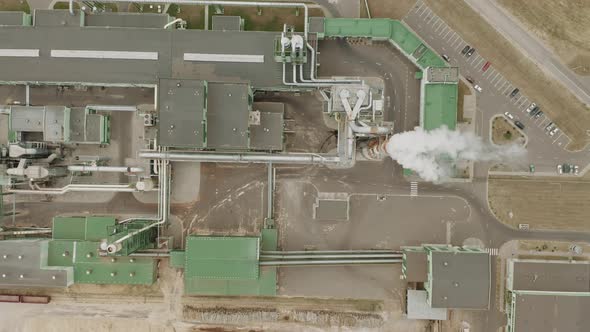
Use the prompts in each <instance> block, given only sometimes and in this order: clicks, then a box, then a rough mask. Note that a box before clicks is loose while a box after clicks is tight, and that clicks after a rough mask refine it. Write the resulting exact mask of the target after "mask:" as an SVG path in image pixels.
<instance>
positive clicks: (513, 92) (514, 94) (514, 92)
mask: <svg viewBox="0 0 590 332" xmlns="http://www.w3.org/2000/svg"><path fill="white" fill-rule="evenodd" d="M518 91H520V90H518V88H515V89H514V90H512V92H510V98H512V97H514V96H516V95H517V94H518Z"/></svg>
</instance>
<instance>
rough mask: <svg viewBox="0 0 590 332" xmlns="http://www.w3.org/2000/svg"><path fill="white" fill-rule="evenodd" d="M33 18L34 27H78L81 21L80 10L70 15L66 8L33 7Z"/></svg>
mask: <svg viewBox="0 0 590 332" xmlns="http://www.w3.org/2000/svg"><path fill="white" fill-rule="evenodd" d="M82 15H84V14H82ZM33 18H34V20H33V25H34V26H36V27H79V26H80V25H81V24H82V22H83V17H81V15H80V11H78V10H76V13H75V15H70V11H69V10H68V9H35V15H34V17H33Z"/></svg>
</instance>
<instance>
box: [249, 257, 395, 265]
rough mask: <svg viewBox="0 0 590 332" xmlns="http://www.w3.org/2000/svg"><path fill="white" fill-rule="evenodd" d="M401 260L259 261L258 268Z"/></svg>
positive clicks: (393, 260)
mask: <svg viewBox="0 0 590 332" xmlns="http://www.w3.org/2000/svg"><path fill="white" fill-rule="evenodd" d="M401 262H402V260H401V259H336V260H317V261H309V260H300V261H260V262H258V265H260V266H285V265H357V264H399V263H401Z"/></svg>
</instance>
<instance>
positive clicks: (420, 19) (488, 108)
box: [404, 1, 584, 171]
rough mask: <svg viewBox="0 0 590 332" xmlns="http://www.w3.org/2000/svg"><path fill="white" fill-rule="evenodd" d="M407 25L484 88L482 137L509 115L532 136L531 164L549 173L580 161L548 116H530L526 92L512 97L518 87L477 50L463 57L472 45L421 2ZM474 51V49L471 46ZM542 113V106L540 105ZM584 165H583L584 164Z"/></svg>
mask: <svg viewBox="0 0 590 332" xmlns="http://www.w3.org/2000/svg"><path fill="white" fill-rule="evenodd" d="M404 22H405V23H406V24H407V25H408V26H409V27H410V28H411V29H413V30H414V31H415V32H416V33H417V34H418V35H419V36H420V37H421V38H422V39H424V40H425V41H426V42H427V43H428V44H429V45H430V46H431V47H432V48H433V49H434V50H436V51H437V52H438V53H440V54H441V55H442V54H445V55H447V56H448V57H449V63H450V64H451V65H452V66H457V67H459V68H460V73H461V75H462V76H463V77H470V78H471V79H472V80H473V81H474V83H473V84H472V85H478V86H479V87H481V91H476V92H475V93H476V94H477V96H478V98H477V108H478V113H479V112H481V114H477V122H476V124H475V128H476V133H477V134H478V135H481V136H482V137H490V133H489V121H490V119H491V118H492V117H493V116H495V115H496V114H504V113H505V112H508V113H510V114H511V115H512V116H513V117H514V121H520V122H521V123H522V124H523V125H524V127H525V129H524V132H525V133H526V134H527V136H529V143H528V146H527V149H528V151H529V152H530V154H529V159H530V161H531V162H534V163H540V165H539V166H540V167H541V168H540V169H541V170H546V171H549V170H551V169H554V167H555V165H556V164H557V162H562V161H575V162H581V158H582V156H581V154H574V153H571V152H568V151H566V150H565V148H566V146H567V145H568V144H569V143H570V142H571V140H570V138H569V137H568V136H567V135H566V134H564V133H563V131H562V130H559V131H556V132H555V133H554V134H553V135H550V132H549V131H548V130H545V128H546V127H547V125H549V124H550V123H551V122H552V120H551V119H550V118H549V117H547V116H546V115H545V114H542V115H541V116H539V117H534V116H530V115H529V114H528V113H527V111H526V110H527V108H528V107H529V105H530V104H531V103H533V102H535V101H534V100H531V99H530V98H529V97H528V96H527V95H526V94H525V93H523V91H519V92H518V93H516V95H515V96H514V97H511V92H512V91H514V89H516V88H518V87H517V86H515V85H513V84H512V83H511V82H510V81H508V80H507V79H506V78H505V77H504V76H503V75H502V74H501V73H500V71H499V70H498V69H497V68H495V67H494V64H493V63H489V62H488V60H487V59H485V58H484V57H482V56H481V55H480V54H479V53H478V52H477V50H475V51H473V54H472V55H471V56H467V55H465V54H462V51H464V49H466V48H467V46H472V45H469V43H468V42H466V41H465V40H464V39H463V38H462V37H461V36H460V35H459V34H457V33H456V32H455V31H453V30H452V29H451V28H450V27H449V25H448V24H447V23H445V22H444V21H443V20H442V19H440V18H439V17H438V16H437V15H436V14H434V12H433V11H432V10H431V9H430V8H429V7H428V6H427V5H426V4H425V3H424V2H422V1H418V2H417V3H416V5H415V6H414V8H413V9H412V10H411V11H410V12H409V13H408V15H407V16H406V17H405V18H404ZM470 48H471V47H470ZM538 106H539V107H540V109H541V111H543V105H541V104H540V105H538ZM583 164H584V163H583Z"/></svg>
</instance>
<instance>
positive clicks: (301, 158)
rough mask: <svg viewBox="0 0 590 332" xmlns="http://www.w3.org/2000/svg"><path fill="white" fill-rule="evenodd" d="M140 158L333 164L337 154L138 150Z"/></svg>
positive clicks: (338, 159)
mask: <svg viewBox="0 0 590 332" xmlns="http://www.w3.org/2000/svg"><path fill="white" fill-rule="evenodd" d="M139 157H140V158H146V159H164V160H169V161H192V162H228V163H268V162H272V163H276V164H335V163H338V162H340V158H339V157H338V156H332V155H320V154H304V153H302V154H293V153H289V154H247V153H236V154H221V153H219V154H218V153H201V152H192V153H190V152H140V153H139Z"/></svg>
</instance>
